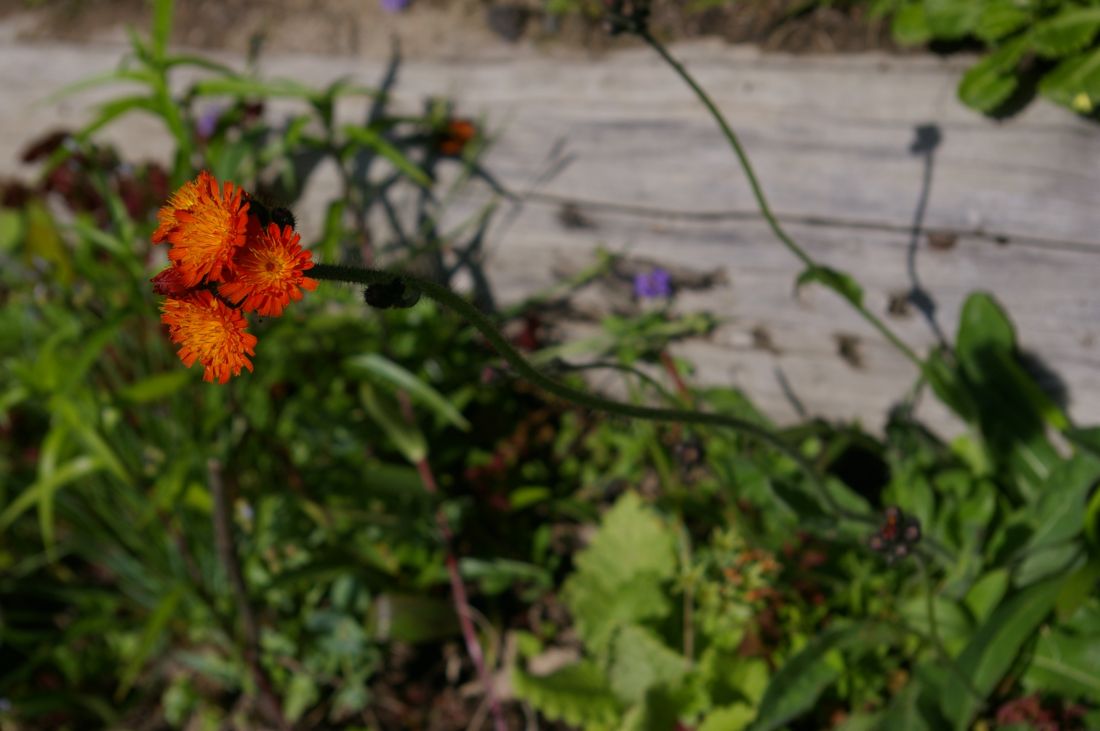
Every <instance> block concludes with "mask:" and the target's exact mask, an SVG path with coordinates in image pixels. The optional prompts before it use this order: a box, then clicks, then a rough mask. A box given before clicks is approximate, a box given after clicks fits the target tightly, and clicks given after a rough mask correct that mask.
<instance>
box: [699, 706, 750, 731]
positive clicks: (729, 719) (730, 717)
mask: <svg viewBox="0 0 1100 731" xmlns="http://www.w3.org/2000/svg"><path fill="white" fill-rule="evenodd" d="M755 716H756V710H755V709H754V708H753V707H752V706H747V705H745V704H744V703H737V704H734V705H732V706H724V707H722V708H718V709H716V710H713V711H711V712H710V713H708V714H707V717H706V718H705V719H703V723H702V724H700V725H699V729H698V731H743V730H744V729H746V728H748V726H749V724H750V723H751V722H752V719H753V718H754V717H755Z"/></svg>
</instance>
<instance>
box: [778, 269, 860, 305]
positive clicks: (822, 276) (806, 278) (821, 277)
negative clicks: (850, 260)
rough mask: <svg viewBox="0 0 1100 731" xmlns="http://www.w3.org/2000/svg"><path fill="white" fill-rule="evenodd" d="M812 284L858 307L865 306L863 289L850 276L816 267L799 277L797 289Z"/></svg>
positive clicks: (796, 284)
mask: <svg viewBox="0 0 1100 731" xmlns="http://www.w3.org/2000/svg"><path fill="white" fill-rule="evenodd" d="M810 282H817V283H818V284H822V285H824V286H826V287H828V288H829V289H831V290H833V291H834V292H836V293H837V294H839V295H840V296H841V297H843V298H844V299H846V300H848V301H849V302H851V303H852V304H853V305H855V306H856V307H862V306H863V288H862V287H860V286H859V283H858V282H857V281H856V280H855V279H853V278H852V277H851V275H849V274H846V273H844V272H839V271H837V270H835V269H830V268H829V267H821V266H815V267H811V268H809V269H807V270H805V271H804V272H802V273H801V274H799V275H798V281H797V282H796V283H795V287H796V288H798V289H801V288H802V287H803V286H805V285H806V284H809V283H810Z"/></svg>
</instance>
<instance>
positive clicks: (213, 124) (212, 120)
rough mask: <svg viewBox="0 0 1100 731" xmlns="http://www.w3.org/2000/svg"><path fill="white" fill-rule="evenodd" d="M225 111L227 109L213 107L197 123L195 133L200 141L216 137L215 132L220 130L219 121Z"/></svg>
mask: <svg viewBox="0 0 1100 731" xmlns="http://www.w3.org/2000/svg"><path fill="white" fill-rule="evenodd" d="M224 111H225V109H224V108H223V107H221V106H218V105H215V106H212V107H210V108H209V109H207V110H206V111H205V112H203V113H202V115H201V116H200V117H199V118H198V119H197V120H196V121H195V131H196V132H197V133H198V135H199V138H200V139H204V140H208V139H210V138H211V137H213V136H214V132H215V131H216V130H217V129H218V120H220V119H221V117H222V112H224Z"/></svg>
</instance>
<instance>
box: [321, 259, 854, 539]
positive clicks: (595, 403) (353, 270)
mask: <svg viewBox="0 0 1100 731" xmlns="http://www.w3.org/2000/svg"><path fill="white" fill-rule="evenodd" d="M309 276H311V277H313V278H314V279H321V280H325V281H331V282H351V283H354V284H361V285H364V286H367V285H372V284H392V283H393V282H394V281H395V280H396V281H400V282H401V283H402V284H404V285H405V286H406V287H408V288H411V289H416V290H419V291H420V292H422V293H423V294H425V295H427V296H428V297H430V298H431V299H433V300H435V301H436V302H438V303H439V304H441V305H443V306H444V307H446V308H448V309H450V310H452V311H454V312H456V313H457V314H458V315H460V316H461V317H462V318H464V319H465V320H466V321H467V322H469V323H470V324H471V325H473V326H474V327H475V328H477V330H478V332H480V333H481V334H482V336H484V337H485V339H486V340H488V341H489V344H490V345H492V346H493V349H494V350H496V351H497V353H499V354H500V356H501V357H502V358H504V360H506V361H507V362H508V364H509V365H511V366H512V368H514V369H515V371H516V373H518V374H519V375H520V376H522V377H523V378H525V379H527V380H528V381H530V382H531V383H532V384H534V385H535V386H537V387H539V388H541V389H542V390H544V391H546V392H547V393H551V394H553V395H555V396H557V397H558V398H561V399H564V400H565V401H569V402H572V403H574V404H577V405H579V406H584V407H586V408H589V409H592V410H593V411H602V412H604V413H608V414H616V415H618V416H626V417H630V418H633V419H645V420H647V421H661V422H675V423H681V424H700V425H705V426H718V427H725V428H728V429H733V430H735V431H737V432H739V433H741V434H744V435H745V436H747V437H749V438H751V439H754V440H756V441H758V442H761V443H763V444H767V445H769V446H771V447H772V448H774V449H775V450H776V451H779V452H781V453H783V454H784V455H785V456H787V457H788V458H790V459H791V460H793V461H794V462H795V463H796V464H797V465H798V467H799V468H800V469H801V470H802V471H803V472H804V473H805V474H806V476H807V477H808V478H809V479H810V481H811V482H812V483H813V485H814V488H815V489H816V490H817V492H818V493H819V494H820V495H821V498H822V499H823V500H824V501H825V502H826V503H827V505H828V507H829V509H830V511H831V512H832V513H834V514H835V515H836V516H837V517H842V518H848V519H850V520H857V521H860V522H863V523H874V522H875V519H874V518H873V517H871V516H867V515H862V514H859V513H853V512H851V511H849V510H847V509H845V508H844V507H842V506H841V505H840V504H839V503H837V502H836V499H835V498H834V497H833V496H832V495H831V494H830V493H829V491H828V488H827V486H826V485H825V482H824V481H823V480H822V479H821V477H820V476H819V475H818V474H817V472H816V471H815V470H814V468H813V466H811V465H810V463H809V462H808V461H807V460H806V458H805V457H803V456H802V455H801V454H800V453H799V452H798V450H797V449H795V448H794V447H792V446H791V445H789V444H787V443H786V442H785V441H783V440H782V439H781V438H779V437H778V436H776V435H775V434H773V433H772V432H770V431H768V430H767V429H765V428H763V427H761V426H759V425H757V424H754V423H753V422H751V421H747V420H745V419H739V418H737V417H736V416H729V415H726V414H716V413H713V412H703V411H684V410H681V409H661V408H655V407H651V406H639V405H637V404H630V403H625V402H622V401H613V400H611V399H606V398H603V397H601V396H596V395H594V394H591V393H587V392H585V391H581V390H579V389H576V388H573V387H571V386H567V385H565V384H564V383H561V382H559V381H555V380H554V379H553V378H550V377H549V376H547V375H545V374H544V373H542V372H541V371H539V370H538V369H537V368H535V367H534V366H532V365H531V364H530V363H529V362H527V359H526V358H524V357H523V355H521V354H520V352H519V351H518V350H516V349H515V348H514V347H512V344H511V343H509V342H508V339H507V338H505V337H504V335H503V334H501V332H500V330H498V329H497V327H496V325H495V324H494V323H493V321H492V320H490V319H489V318H488V317H487V316H486V315H485V314H484V313H482V312H481V311H480V310H478V309H477V308H476V307H474V306H473V305H471V304H470V303H469V302H467V301H466V300H464V299H463V298H462V297H460V296H459V295H457V294H455V293H454V292H452V291H451V290H450V289H448V288H447V287H444V286H443V285H440V284H437V283H435V282H432V281H429V280H427V279H422V278H420V277H416V276H413V275H411V274H404V273H396V272H387V271H382V270H378V269H361V268H359V267H351V266H342V265H335V264H318V265H316V266H314V267H313V268H312V269H310V270H309Z"/></svg>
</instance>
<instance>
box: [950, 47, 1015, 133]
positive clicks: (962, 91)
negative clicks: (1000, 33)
mask: <svg viewBox="0 0 1100 731" xmlns="http://www.w3.org/2000/svg"><path fill="white" fill-rule="evenodd" d="M1026 50H1027V39H1026V38H1016V39H1014V40H1012V41H1009V42H1008V43H1006V44H1005V45H1003V46H1001V47H1000V48H998V49H997V50H995V51H993V52H992V53H990V54H989V55H987V56H986V57H985V58H983V59H981V60H980V61H978V62H977V63H976V64H974V65H973V66H971V67H970V68H969V69H967V71H966V73H965V74H963V77H962V81H960V82H959V101H961V102H962V103H963V104H965V105H966V106H968V107H970V108H971V109H976V110H978V111H979V112H983V113H985V114H989V113H991V112H995V111H996V110H997V109H998V108H999V107H1000V106H1001V105H1003V104H1004V103H1005V102H1007V101H1008V100H1009V98H1011V96H1012V94H1013V93H1014V92H1015V91H1016V87H1017V86H1019V83H1020V82H1019V77H1018V75H1017V73H1016V68H1017V66H1018V65H1019V63H1020V60H1021V59H1022V58H1023V55H1024V52H1025V51H1026Z"/></svg>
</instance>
